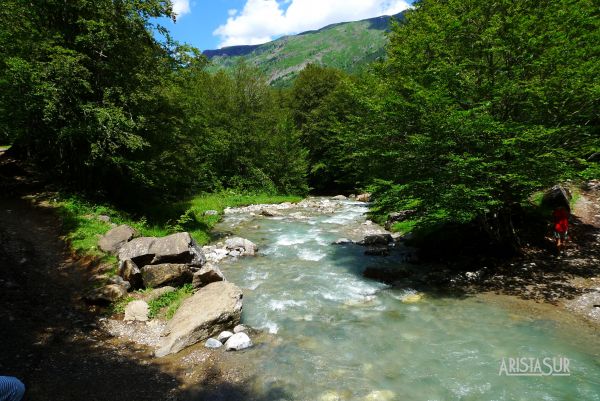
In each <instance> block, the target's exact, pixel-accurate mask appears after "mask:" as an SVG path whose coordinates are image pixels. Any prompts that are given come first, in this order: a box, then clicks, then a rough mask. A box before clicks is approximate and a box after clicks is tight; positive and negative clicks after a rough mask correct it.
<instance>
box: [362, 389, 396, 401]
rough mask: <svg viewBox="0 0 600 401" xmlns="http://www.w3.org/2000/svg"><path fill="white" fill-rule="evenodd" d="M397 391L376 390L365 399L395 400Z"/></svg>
mask: <svg viewBox="0 0 600 401" xmlns="http://www.w3.org/2000/svg"><path fill="white" fill-rule="evenodd" d="M395 399H396V393H394V392H393V391H390V390H375V391H371V392H370V393H369V394H367V396H366V397H365V401H394V400H395Z"/></svg>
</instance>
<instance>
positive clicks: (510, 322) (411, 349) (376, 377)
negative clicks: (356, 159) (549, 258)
mask: <svg viewBox="0 0 600 401" xmlns="http://www.w3.org/2000/svg"><path fill="white" fill-rule="evenodd" d="M365 212H366V207H365V205H364V204H361V203H354V202H349V201H343V202H335V212H334V213H333V214H331V213H329V214H324V213H319V212H317V211H316V210H314V209H311V208H300V207H299V208H295V209H291V210H287V211H283V212H282V213H283V216H280V217H275V218H265V217H260V216H251V215H249V214H234V215H229V216H227V217H226V219H225V221H224V222H223V223H222V224H221V225H220V226H219V228H220V229H221V230H223V231H229V232H232V233H235V234H236V235H240V236H243V237H245V238H248V239H250V240H252V241H254V242H255V243H257V244H258V245H259V247H260V252H259V256H257V257H255V258H241V259H239V260H236V261H233V262H230V263H224V264H222V269H223V271H224V273H225V275H226V276H227V278H228V279H229V280H230V281H232V282H234V283H236V284H238V285H239V286H241V287H242V288H243V290H244V312H243V316H242V319H243V322H244V323H246V324H248V325H250V326H252V327H255V328H260V329H264V330H265V331H268V332H270V333H271V334H272V340H271V341H268V342H267V343H265V344H258V345H257V347H255V349H253V350H251V351H248V352H251V353H252V354H251V356H252V358H251V360H252V364H253V365H254V366H252V367H247V368H251V369H253V370H254V371H255V372H256V377H255V380H254V381H255V391H256V392H257V393H267V392H268V390H272V389H273V388H277V389H280V390H281V391H280V392H275V393H274V394H276V395H273V396H272V397H274V398H273V399H274V400H275V399H289V400H323V401H325V400H327V401H331V400H369V401H373V400H524V401H525V400H526V401H531V400H548V401H550V400H600V342H599V341H597V339H596V338H594V337H590V336H589V335H588V334H585V335H584V332H583V331H582V330H584V329H583V328H578V327H573V326H572V325H566V324H561V323H560V322H559V321H556V320H553V319H550V318H544V317H542V316H531V315H529V314H528V313H527V312H524V311H518V310H517V311H515V310H509V309H507V308H506V307H504V306H502V305H500V304H497V303H493V302H489V301H487V300H485V301H484V300H483V299H482V298H479V297H467V298H456V297H439V296H435V295H434V294H432V293H427V292H424V296H423V297H422V298H419V296H415V294H416V292H415V291H414V290H412V289H411V288H390V287H388V286H386V285H384V284H381V283H378V282H376V281H372V280H369V279H365V278H363V277H362V271H363V270H364V269H365V267H367V266H381V265H385V264H397V263H401V262H400V260H399V259H398V258H394V257H393V256H392V257H391V258H381V257H369V256H364V255H363V251H364V248H360V247H358V246H354V245H351V246H340V245H332V244H331V243H332V242H333V241H335V240H336V239H338V238H341V237H346V238H356V237H357V235H358V234H357V233H359V232H360V231H361V229H362V228H364V227H368V226H365V225H364V224H363V223H364V221H365V218H364V216H363V214H364V213H365ZM422 268H423V269H424V268H425V267H422ZM508 357H535V358H540V359H541V358H544V357H566V358H569V360H570V373H571V376H568V377H507V376H500V375H499V370H500V362H501V360H502V358H508ZM272 394H273V392H272Z"/></svg>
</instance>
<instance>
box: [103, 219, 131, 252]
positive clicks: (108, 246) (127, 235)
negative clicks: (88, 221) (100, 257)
mask: <svg viewBox="0 0 600 401" xmlns="http://www.w3.org/2000/svg"><path fill="white" fill-rule="evenodd" d="M136 235H137V231H135V230H134V229H133V228H131V227H129V226H128V225H126V224H123V225H120V226H118V227H115V228H113V229H112V230H109V231H108V232H107V233H106V234H104V235H103V236H102V237H100V240H98V247H99V248H100V249H101V250H103V251H104V252H107V253H112V254H116V253H117V252H119V249H121V247H123V245H125V244H126V243H127V242H128V241H130V240H132V239H133V237H135V236H136Z"/></svg>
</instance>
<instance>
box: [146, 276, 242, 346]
mask: <svg viewBox="0 0 600 401" xmlns="http://www.w3.org/2000/svg"><path fill="white" fill-rule="evenodd" d="M241 313H242V291H241V290H240V289H239V288H238V287H237V286H235V285H234V284H232V283H230V282H227V281H219V282H216V283H211V284H209V285H207V286H206V287H203V288H201V289H200V290H198V292H196V293H195V294H194V295H193V296H191V297H190V298H188V299H186V300H185V301H183V303H182V304H181V306H180V307H179V309H178V310H177V312H176V313H175V316H173V319H171V321H169V324H168V325H167V331H166V332H167V333H168V334H167V336H166V337H165V338H164V339H163V340H162V341H161V344H160V347H159V349H158V350H157V351H156V353H155V354H156V356H157V357H161V356H165V355H169V354H173V353H176V352H179V351H181V350H182V349H183V348H185V347H188V346H190V345H192V344H195V343H197V342H198V341H202V340H204V339H206V338H209V337H211V336H213V335H215V334H217V333H220V332H222V331H223V330H225V329H227V328H229V327H232V326H235V325H236V324H238V323H239V322H240V316H241Z"/></svg>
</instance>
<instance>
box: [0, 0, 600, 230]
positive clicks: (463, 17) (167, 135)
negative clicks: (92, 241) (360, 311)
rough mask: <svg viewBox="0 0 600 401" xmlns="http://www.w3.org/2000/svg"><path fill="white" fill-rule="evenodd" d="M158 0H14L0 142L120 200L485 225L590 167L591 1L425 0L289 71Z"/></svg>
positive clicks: (599, 21) (7, 30)
mask: <svg viewBox="0 0 600 401" xmlns="http://www.w3.org/2000/svg"><path fill="white" fill-rule="evenodd" d="M165 16H166V17H170V18H173V19H174V18H175V16H174V14H173V13H172V11H171V4H170V2H169V1H165V0H147V1H138V0H93V1H92V0H73V1H68V2H65V1H58V0H31V1H27V2H26V1H23V0H8V1H6V2H4V7H3V8H2V10H0V26H1V27H2V28H0V142H4V143H7V144H11V145H12V147H11V149H10V153H11V154H12V155H13V156H14V157H17V158H21V159H26V160H28V161H31V162H34V163H35V164H37V165H38V166H40V167H41V168H42V169H43V170H44V171H47V172H49V173H50V175H51V176H52V177H54V179H55V180H56V181H58V182H60V183H61V184H62V185H66V186H68V187H69V188H71V189H73V190H77V191H81V192H82V193H87V194H88V195H89V196H93V197H98V198H102V199H105V200H108V201H110V202H113V203H115V204H117V205H120V206H122V207H125V208H135V207H136V206H139V205H140V204H141V203H142V202H143V203H148V202H164V201H176V200H178V199H183V198H185V197H186V196H190V195H192V194H195V193H200V192H207V193H210V192H218V191H222V190H225V189H228V190H234V191H238V192H240V193H252V192H260V193H273V194H275V193H281V194H300V195H303V194H306V193H308V192H309V191H310V190H312V191H314V192H316V193H335V192H346V193H349V192H351V191H355V190H357V189H362V190H369V191H372V192H373V194H374V201H375V202H374V205H373V211H374V213H375V215H376V216H380V217H381V218H383V217H384V216H386V215H387V214H388V213H390V212H394V211H399V210H405V209H412V210H415V213H416V214H415V216H416V220H415V224H417V225H418V226H422V227H427V226H431V225H436V224H441V223H460V224H464V223H471V222H477V224H479V226H480V227H481V228H482V229H483V230H485V232H487V233H488V235H489V237H490V238H492V239H494V240H497V241H512V240H513V239H514V237H515V233H514V227H513V224H512V219H513V217H514V216H515V214H516V213H518V210H517V209H518V206H519V205H520V204H522V203H523V202H525V201H526V200H527V199H528V197H529V196H530V195H531V194H532V193H533V192H534V191H536V190H540V189H543V188H545V187H548V186H551V185H553V184H555V183H557V182H560V181H563V180H567V179H579V178H592V177H596V178H597V177H598V176H600V167H599V164H598V161H597V158H598V157H597V154H598V152H600V132H599V116H598V105H599V99H600V84H599V79H598V77H599V76H600V62H599V58H598V56H599V55H600V54H599V53H600V45H599V44H600V26H599V25H600V18H599V16H598V7H597V4H595V2H594V1H592V0H523V1H518V2H514V1H512V0H499V1H494V2H488V1H482V0H422V1H417V2H416V3H415V4H414V7H413V8H412V9H410V10H409V11H407V12H406V13H405V20H404V21H402V22H398V23H396V24H394V26H393V29H392V31H391V32H390V33H389V43H388V45H387V50H386V52H387V55H386V57H385V58H384V59H382V60H379V61H377V62H375V63H374V64H372V66H371V68H370V69H369V70H368V71H367V72H363V73H361V74H360V75H348V74H347V73H344V72H342V71H339V70H336V69H333V68H327V67H323V66H316V65H309V66H308V67H307V68H306V69H305V70H304V71H303V72H301V73H300V75H299V77H298V78H297V80H296V81H295V82H294V84H293V85H292V87H290V88H289V89H276V88H272V87H270V86H269V85H268V84H267V82H266V80H265V78H264V77H262V76H261V75H260V74H259V73H258V71H256V70H255V69H253V68H252V67H251V66H249V65H246V64H245V63H244V62H240V63H239V64H237V65H236V67H235V68H234V69H233V71H232V72H223V71H221V72H216V73H214V72H209V69H208V65H209V64H208V63H209V62H208V61H207V60H206V59H205V58H204V57H203V56H202V55H201V53H200V52H199V51H198V50H197V49H194V48H192V47H190V46H187V45H185V44H179V43H177V42H175V41H174V40H172V38H171V37H170V36H169V33H168V31H167V30H166V29H165V28H164V27H162V26H160V25H158V24H157V23H156V21H157V18H158V17H165Z"/></svg>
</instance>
